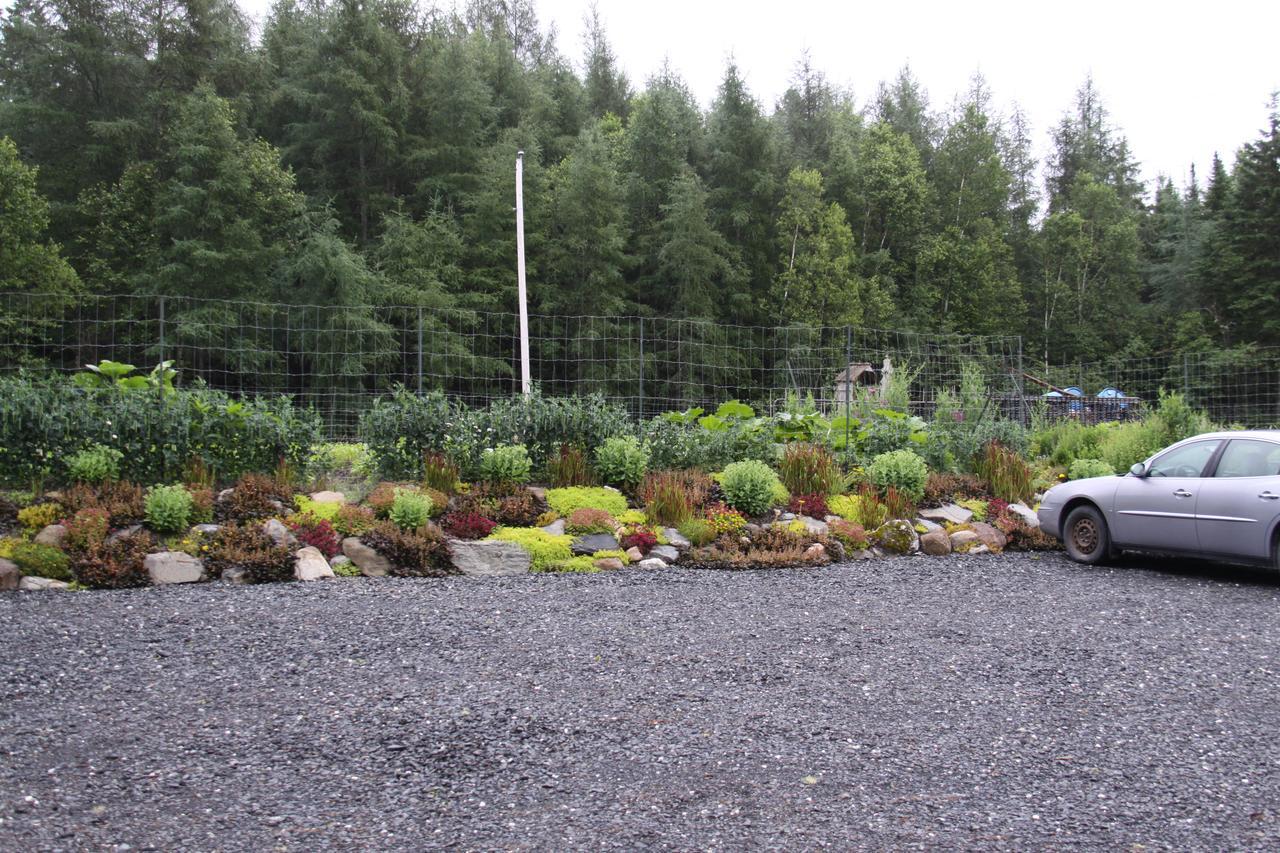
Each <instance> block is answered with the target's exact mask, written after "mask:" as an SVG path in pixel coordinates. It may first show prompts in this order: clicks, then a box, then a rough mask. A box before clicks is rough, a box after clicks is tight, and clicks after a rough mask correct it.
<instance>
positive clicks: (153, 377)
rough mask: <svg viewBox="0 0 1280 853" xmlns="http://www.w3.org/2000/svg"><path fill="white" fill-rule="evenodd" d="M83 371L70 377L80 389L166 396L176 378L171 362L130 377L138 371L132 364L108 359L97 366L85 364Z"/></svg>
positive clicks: (162, 363)
mask: <svg viewBox="0 0 1280 853" xmlns="http://www.w3.org/2000/svg"><path fill="white" fill-rule="evenodd" d="M84 369H85V372H84V373H77V374H76V375H75V376H73V377H72V381H73V382H75V383H76V384H77V385H79V386H80V387H81V388H115V389H117V390H119V391H141V390H143V389H150V390H152V391H158V392H160V393H162V394H166V395H168V394H172V393H174V390H175V389H174V387H173V380H174V379H176V378H177V377H178V371H176V370H174V369H173V362H172V361H162V362H160V363H159V364H157V365H156V366H155V367H153V368H152V369H151V372H150V373H149V374H145V375H141V374H140V375H137V376H132V375H130V374H132V373H133V372H134V371H135V370H137V369H138V368H136V367H134V366H133V365H132V364H122V363H120V362H117V361H111V360H109V359H103V360H102V361H100V362H98V363H97V364H86V365H85V366H84Z"/></svg>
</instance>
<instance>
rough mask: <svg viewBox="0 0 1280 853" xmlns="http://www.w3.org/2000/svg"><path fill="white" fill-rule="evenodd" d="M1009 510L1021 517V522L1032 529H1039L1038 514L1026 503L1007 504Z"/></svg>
mask: <svg viewBox="0 0 1280 853" xmlns="http://www.w3.org/2000/svg"><path fill="white" fill-rule="evenodd" d="M1009 512H1011V513H1013V514H1014V515H1016V516H1017V517H1018V518H1020V519H1022V523H1023V524H1025V525H1026V526H1027V527H1030V528H1031V529H1032V530H1039V529H1040V516H1038V515H1036V511H1035V510H1034V509H1032V508H1031V507H1029V506H1027V505H1026V504H1009Z"/></svg>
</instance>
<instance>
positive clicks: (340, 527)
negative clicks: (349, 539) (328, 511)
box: [333, 504, 378, 537]
mask: <svg viewBox="0 0 1280 853" xmlns="http://www.w3.org/2000/svg"><path fill="white" fill-rule="evenodd" d="M377 520H378V519H377V516H375V515H374V514H373V510H371V509H368V508H367V507H362V506H354V505H352V504H346V505H344V506H343V507H342V508H341V509H339V510H338V512H337V514H336V515H334V517H333V529H334V530H335V531H336V532H337V533H338V535H340V536H344V537H345V536H359V535H360V534H362V533H364V532H365V531H366V530H368V529H369V528H371V527H373V525H374V524H376V523H377Z"/></svg>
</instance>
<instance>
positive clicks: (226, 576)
mask: <svg viewBox="0 0 1280 853" xmlns="http://www.w3.org/2000/svg"><path fill="white" fill-rule="evenodd" d="M222 582H223V583H229V584H234V585H235V586H244V585H245V584H247V583H248V582H249V573H248V572H247V571H245V570H244V569H242V568H240V567H239V566H231V567H229V568H226V569H223V570H222Z"/></svg>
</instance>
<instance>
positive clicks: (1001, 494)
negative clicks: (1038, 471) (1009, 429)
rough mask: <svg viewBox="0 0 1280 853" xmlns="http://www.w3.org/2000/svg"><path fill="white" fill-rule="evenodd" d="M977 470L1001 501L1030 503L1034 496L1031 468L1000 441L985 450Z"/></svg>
mask: <svg viewBox="0 0 1280 853" xmlns="http://www.w3.org/2000/svg"><path fill="white" fill-rule="evenodd" d="M976 468H977V471H976V473H977V475H978V476H979V477H981V478H982V479H983V480H986V482H987V484H988V485H989V486H990V487H991V493H992V494H993V495H995V496H996V497H997V498H1000V499H1001V500H1005V501H1008V502H1010V503H1015V502H1022V501H1028V500H1030V499H1031V496H1032V494H1034V491H1035V490H1034V489H1033V487H1032V473H1031V468H1030V466H1028V465H1027V463H1026V462H1025V461H1024V460H1023V458H1022V457H1021V456H1019V455H1018V454H1017V453H1014V452H1013V451H1012V450H1010V449H1009V448H1007V447H1005V446H1004V445H1003V444H1001V443H1000V442H998V441H992V442H989V443H988V444H987V446H986V447H985V448H983V451H982V455H981V456H980V457H979V458H978V462H977V465H976Z"/></svg>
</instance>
